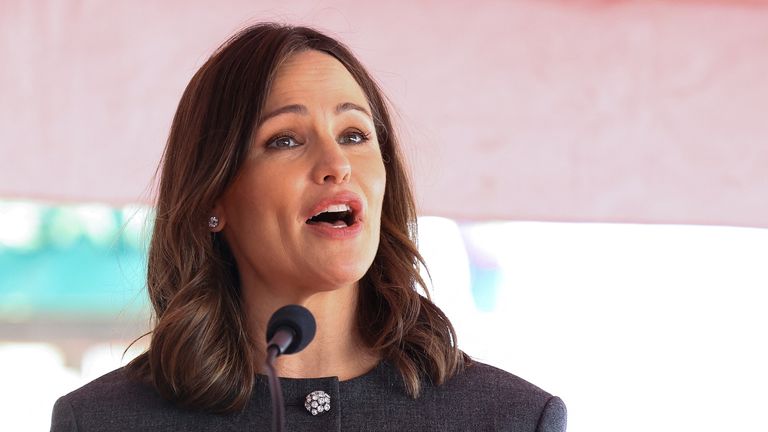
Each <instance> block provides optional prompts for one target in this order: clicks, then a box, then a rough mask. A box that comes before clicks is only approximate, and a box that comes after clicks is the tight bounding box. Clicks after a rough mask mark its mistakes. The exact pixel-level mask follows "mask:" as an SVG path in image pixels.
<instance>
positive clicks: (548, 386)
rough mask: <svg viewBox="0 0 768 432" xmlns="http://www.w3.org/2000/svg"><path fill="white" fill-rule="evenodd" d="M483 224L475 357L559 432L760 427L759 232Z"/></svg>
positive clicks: (767, 282) (765, 358)
mask: <svg viewBox="0 0 768 432" xmlns="http://www.w3.org/2000/svg"><path fill="white" fill-rule="evenodd" d="M487 225H488V226H487V228H488V229H489V230H492V231H493V232H494V233H495V235H494V236H493V238H494V239H495V240H494V241H496V242H497V243H498V244H499V245H503V247H499V248H498V253H499V255H498V262H499V264H500V265H501V267H502V271H503V276H502V282H501V284H500V285H501V288H500V293H499V296H498V299H499V301H498V304H497V305H496V307H495V309H494V313H493V314H491V315H492V319H491V320H490V321H486V325H489V326H490V327H492V328H495V329H497V331H496V332H495V333H494V334H493V338H491V337H486V340H484V341H477V342H478V344H479V345H480V346H484V347H486V351H485V353H484V356H485V357H484V360H486V361H488V362H490V363H493V364H495V365H497V366H500V367H502V368H504V369H506V370H509V371H511V372H513V373H515V374H518V375H520V376H521V377H523V378H525V379H528V380H530V381H532V382H533V383H535V384H537V385H539V386H541V387H543V388H544V389H545V390H548V391H550V392H553V393H556V394H558V395H559V396H561V397H563V399H564V400H565V402H566V404H567V405H568V408H569V428H568V429H569V431H571V432H581V431H598V430H599V431H608V430H616V429H620V430H622V431H627V432H632V431H643V432H644V431H649V430H653V431H678V430H697V431H719V430H752V429H753V428H754V427H755V426H756V425H759V424H763V423H764V416H763V414H761V413H763V412H765V407H766V406H768V396H767V395H766V393H765V389H766V388H768V372H767V371H766V368H765V365H766V364H768V348H767V347H766V345H765V339H766V329H768V314H766V313H765V309H766V306H768V302H766V296H767V295H768V265H766V263H768V230H764V229H749V228H730V227H708V226H663V225H610V224H559V223H525V222H516V223H503V224H487ZM500 335H501V336H500ZM479 336H481V337H482V336H483V334H480V335H479Z"/></svg>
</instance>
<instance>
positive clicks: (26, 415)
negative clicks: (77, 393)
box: [0, 343, 80, 432]
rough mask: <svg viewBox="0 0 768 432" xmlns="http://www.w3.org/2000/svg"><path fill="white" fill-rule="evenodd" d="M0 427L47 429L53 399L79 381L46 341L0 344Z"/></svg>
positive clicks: (76, 384)
mask: <svg viewBox="0 0 768 432" xmlns="http://www.w3.org/2000/svg"><path fill="white" fill-rule="evenodd" d="M0 383H2V386H0V406H1V407H3V415H0V430H2V431H14V432H23V431H47V430H48V429H50V421H51V410H52V408H53V403H54V402H55V401H56V399H57V398H58V397H59V396H61V395H63V394H65V393H67V392H69V391H71V390H73V389H74V388H75V387H77V386H78V385H79V383H80V377H79V375H78V373H77V372H75V371H73V370H72V369H69V368H66V367H65V366H64V357H63V355H62V353H61V352H60V351H59V350H58V349H56V348H55V347H53V346H52V345H49V344H45V343H2V344H0Z"/></svg>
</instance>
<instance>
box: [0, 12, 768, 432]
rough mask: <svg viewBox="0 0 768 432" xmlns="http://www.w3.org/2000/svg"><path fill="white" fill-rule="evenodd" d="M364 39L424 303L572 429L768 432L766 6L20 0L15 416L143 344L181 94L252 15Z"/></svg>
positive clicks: (12, 198) (8, 230) (8, 31)
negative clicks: (155, 230)
mask: <svg viewBox="0 0 768 432" xmlns="http://www.w3.org/2000/svg"><path fill="white" fill-rule="evenodd" d="M264 20H269V21H280V22H286V23H293V24H306V25H311V26H314V27H317V28H319V29H321V30H324V31H326V32H327V33H329V34H331V35H333V36H335V37H338V38H340V39H341V40H343V41H345V42H346V43H347V44H348V45H349V46H350V47H351V48H352V50H353V51H354V52H355V53H356V54H357V55H358V56H359V57H360V58H361V59H362V60H363V62H364V63H365V64H366V65H367V66H368V67H369V69H370V71H371V72H372V73H373V74H374V76H375V77H376V78H377V79H378V80H379V82H380V83H381V85H382V87H383V88H384V90H385V92H386V93H387V95H388V96H389V98H390V100H391V103H392V105H393V107H394V108H395V110H396V112H397V116H396V117H397V119H396V122H397V124H398V127H399V129H400V134H401V141H402V143H403V145H404V147H405V150H406V153H407V157H408V160H409V162H410V166H411V170H412V172H413V177H414V182H415V186H416V192H417V199H418V203H419V212H420V214H421V217H420V239H419V240H420V242H419V243H420V244H419V246H420V249H421V250H422V252H423V254H424V256H425V258H426V260H427V263H428V266H429V270H430V273H431V276H432V285H433V286H432V293H433V295H434V298H435V299H436V301H437V303H438V304H439V305H440V306H441V307H442V308H443V309H444V310H446V312H447V313H448V315H449V317H450V318H451V319H452V320H453V322H454V324H455V325H456V327H457V330H458V333H459V343H460V345H461V346H462V347H463V348H464V349H465V351H467V352H468V353H469V354H470V355H472V356H474V357H475V358H477V359H479V360H482V361H485V362H487V363H491V364H494V365H497V366H499V367H501V368H503V369H506V370H508V371H510V372H512V373H515V374H517V375H519V376H521V377H523V378H525V379H527V380H529V381H531V382H534V383H535V384H537V385H539V386H541V387H542V388H544V389H545V390H547V391H549V392H551V393H554V394H557V395H559V396H561V397H562V398H563V399H564V400H565V401H566V403H567V405H568V408H569V429H568V430H569V431H572V432H579V431H613V430H616V429H617V428H619V429H621V430H626V431H647V430H654V431H666V430H669V431H673V430H675V431H676V430H697V431H715V430H717V431H719V430H734V429H742V428H743V429H750V430H753V429H756V430H759V429H760V428H762V427H763V425H764V424H765V414H764V413H765V406H768V395H767V393H766V388H768V371H766V368H765V367H764V365H765V364H768V348H767V347H766V344H765V340H766V329H768V314H766V313H765V310H766V306H768V55H766V53H767V52H768V2H765V1H746V0H744V1H725V0H723V1H717V0H686V1H674V2H672V1H652V0H649V1H610V0H602V1H597V0H593V1H556V0H551V1H542V0H539V1H534V0H519V1H510V2H500V1H475V2H472V3H471V4H470V3H469V2H460V1H443V2H433V1H409V2H389V3H387V4H383V3H382V4H379V3H376V4H374V3H370V4H361V2H352V1H296V2H291V3H290V4H284V3H283V2H278V1H220V2H215V3H214V2H203V1H185V2H181V1H167V2H162V3H158V2H148V1H138V2H120V1H114V2H111V1H110V2H107V1H80V0H71V1H53V0H51V1H21V0H5V1H0V58H2V62H0V383H1V385H0V407H2V408H0V430H3V431H6V430H8V431H45V430H47V429H48V428H49V424H50V410H51V407H52V406H53V402H54V401H55V400H56V398H57V397H59V396H61V395H63V394H65V393H67V392H69V391H71V390H73V389H75V388H77V387H79V386H81V385H82V384H84V383H86V382H88V381H90V380H91V379H93V378H96V377H98V376H100V375H101V374H103V373H106V372H108V371H110V370H112V369H114V368H116V367H119V366H121V365H123V364H125V363H126V362H127V361H129V360H130V359H131V358H133V357H134V356H135V355H137V354H138V353H140V352H141V351H142V350H143V349H144V348H145V347H146V345H147V341H148V338H146V337H145V338H142V339H139V340H138V341H137V342H136V343H135V344H133V345H132V346H131V347H130V348H128V347H129V345H130V343H131V342H132V341H134V340H135V339H137V338H139V337H140V336H141V335H142V334H144V333H145V332H147V331H148V330H149V329H150V312H149V306H148V300H147V297H146V293H145V285H144V284H145V275H144V271H145V265H146V263H145V255H146V246H147V244H148V240H149V227H150V226H151V225H150V224H151V220H152V208H151V203H152V188H153V186H154V174H155V169H156V167H157V164H158V162H159V160H160V157H161V154H162V150H163V146H164V142H165V139H166V134H167V132H168V129H169V127H170V122H171V119H172V116H173V113H174V110H175V107H176V104H177V103H178V100H179V98H180V96H181V93H182V91H183V89H184V87H185V86H186V84H187V82H188V81H189V79H190V78H191V76H192V74H194V72H195V71H196V70H197V68H198V67H200V65H202V63H203V62H204V61H205V59H206V58H207V57H208V56H209V55H210V54H211V53H212V52H213V50H215V48H216V47H217V46H218V45H219V44H220V43H221V42H223V41H224V40H226V39H227V38H228V37H229V36H230V35H231V34H233V33H234V32H236V31H237V30H239V29H241V28H243V27H244V26H246V25H248V24H250V23H255V22H258V21H264Z"/></svg>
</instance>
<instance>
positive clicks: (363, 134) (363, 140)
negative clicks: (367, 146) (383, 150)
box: [267, 129, 371, 150]
mask: <svg viewBox="0 0 768 432" xmlns="http://www.w3.org/2000/svg"><path fill="white" fill-rule="evenodd" d="M350 135H359V136H360V141H359V142H346V143H341V144H347V145H359V144H364V143H366V142H368V141H369V140H370V139H371V133H370V132H368V133H366V132H361V131H359V130H356V129H353V130H350V131H348V132H347V133H345V134H344V135H342V136H341V138H342V139H344V138H348V137H349V136H350ZM284 138H290V139H291V140H293V141H295V142H296V144H295V145H291V146H279V147H278V146H276V145H275V143H276V142H277V141H278V140H281V139H284ZM303 144H304V143H303V142H301V141H299V140H298V138H297V137H296V135H295V134H294V133H293V132H288V131H285V132H280V133H279V134H277V135H275V136H273V137H272V138H270V139H268V140H267V148H269V149H274V150H280V149H292V148H295V147H298V146H301V145H303Z"/></svg>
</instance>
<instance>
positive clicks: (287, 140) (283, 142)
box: [267, 135, 301, 149]
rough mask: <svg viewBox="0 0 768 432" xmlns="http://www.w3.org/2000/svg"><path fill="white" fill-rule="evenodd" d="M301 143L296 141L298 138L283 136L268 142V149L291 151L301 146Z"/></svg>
mask: <svg viewBox="0 0 768 432" xmlns="http://www.w3.org/2000/svg"><path fill="white" fill-rule="evenodd" d="M300 145H301V143H299V142H298V141H296V138H295V137H293V136H291V135H281V136H277V137H275V138H272V139H270V140H269V141H268V142H267V148H272V149H289V148H294V147H298V146H300Z"/></svg>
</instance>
